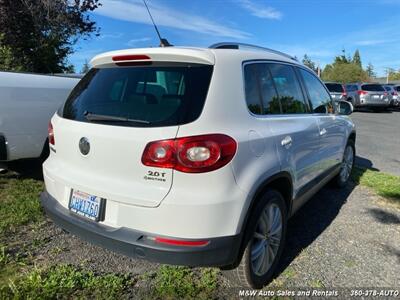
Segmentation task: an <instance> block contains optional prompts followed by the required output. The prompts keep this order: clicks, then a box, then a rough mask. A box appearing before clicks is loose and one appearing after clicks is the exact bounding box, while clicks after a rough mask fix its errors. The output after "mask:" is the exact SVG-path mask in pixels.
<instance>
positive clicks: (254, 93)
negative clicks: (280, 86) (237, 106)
mask: <svg viewBox="0 0 400 300" xmlns="http://www.w3.org/2000/svg"><path fill="white" fill-rule="evenodd" d="M245 89H246V101H247V106H248V108H249V110H250V111H251V112H252V113H255V114H263V115H264V114H280V113H281V107H280V103H279V98H278V95H277V93H276V90H275V87H274V83H273V81H272V77H271V73H270V71H269V69H268V64H266V63H257V64H249V65H246V66H245Z"/></svg>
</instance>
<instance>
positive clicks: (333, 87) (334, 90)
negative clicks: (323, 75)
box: [325, 83, 344, 93]
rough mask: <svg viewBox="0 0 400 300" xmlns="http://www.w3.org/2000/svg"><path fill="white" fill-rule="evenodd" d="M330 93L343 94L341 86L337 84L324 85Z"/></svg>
mask: <svg viewBox="0 0 400 300" xmlns="http://www.w3.org/2000/svg"><path fill="white" fill-rule="evenodd" d="M325 85H326V87H327V88H328V90H329V91H330V92H331V93H343V92H344V91H343V86H342V85H341V84H339V83H325Z"/></svg>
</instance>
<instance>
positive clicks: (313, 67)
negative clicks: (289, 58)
mask: <svg viewBox="0 0 400 300" xmlns="http://www.w3.org/2000/svg"><path fill="white" fill-rule="evenodd" d="M302 62H303V65H305V66H307V67H309V68H310V69H311V70H313V71H314V72H315V73H317V72H318V67H317V66H316V64H315V62H313V61H312V60H311V58H310V57H308V55H307V54H304V57H303V60H302Z"/></svg>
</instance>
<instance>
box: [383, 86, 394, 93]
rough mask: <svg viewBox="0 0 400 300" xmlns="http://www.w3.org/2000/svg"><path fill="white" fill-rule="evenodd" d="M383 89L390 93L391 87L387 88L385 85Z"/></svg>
mask: <svg viewBox="0 0 400 300" xmlns="http://www.w3.org/2000/svg"><path fill="white" fill-rule="evenodd" d="M384 88H385V90H386V91H388V92H390V91H391V90H392V87H390V86H387V85H385V86H384Z"/></svg>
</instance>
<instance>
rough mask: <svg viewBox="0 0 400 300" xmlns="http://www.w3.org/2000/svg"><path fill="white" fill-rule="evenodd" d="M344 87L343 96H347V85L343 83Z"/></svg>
mask: <svg viewBox="0 0 400 300" xmlns="http://www.w3.org/2000/svg"><path fill="white" fill-rule="evenodd" d="M342 88H343V93H342V96H343V97H347V91H346V86H345V85H342Z"/></svg>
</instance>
